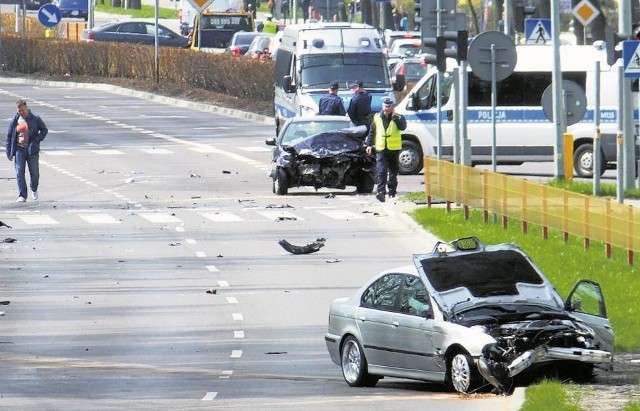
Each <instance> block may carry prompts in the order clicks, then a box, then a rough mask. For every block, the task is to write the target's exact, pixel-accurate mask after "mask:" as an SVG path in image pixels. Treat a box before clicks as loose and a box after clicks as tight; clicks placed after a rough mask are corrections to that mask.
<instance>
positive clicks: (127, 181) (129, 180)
mask: <svg viewBox="0 0 640 411" xmlns="http://www.w3.org/2000/svg"><path fill="white" fill-rule="evenodd" d="M134 181H136V179H135V178H133V177H129V178H127V179H126V180H124V182H125V183H126V184H131V183H133V182H134Z"/></svg>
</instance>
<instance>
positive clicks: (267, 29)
mask: <svg viewBox="0 0 640 411" xmlns="http://www.w3.org/2000/svg"><path fill="white" fill-rule="evenodd" d="M265 18H266V19H267V21H265V22H264V23H263V24H262V32H263V33H271V34H276V32H277V31H278V24H277V23H276V22H275V21H273V16H272V15H271V14H267V15H265Z"/></svg>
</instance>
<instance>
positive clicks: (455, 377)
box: [449, 353, 480, 394]
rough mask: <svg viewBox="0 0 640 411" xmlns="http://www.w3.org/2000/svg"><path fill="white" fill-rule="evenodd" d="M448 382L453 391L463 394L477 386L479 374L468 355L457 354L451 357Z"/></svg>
mask: <svg viewBox="0 0 640 411" xmlns="http://www.w3.org/2000/svg"><path fill="white" fill-rule="evenodd" d="M449 382H450V383H451V386H452V387H453V389H454V390H456V391H457V392H460V393H463V394H465V393H468V392H471V391H472V390H474V389H476V387H478V386H479V382H480V374H479V372H478V370H477V368H476V365H475V364H474V362H473V359H471V357H470V356H469V355H467V354H464V353H459V354H456V355H454V356H453V357H451V361H450V362H449Z"/></svg>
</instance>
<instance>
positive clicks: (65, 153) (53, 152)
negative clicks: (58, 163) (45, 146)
mask: <svg viewBox="0 0 640 411" xmlns="http://www.w3.org/2000/svg"><path fill="white" fill-rule="evenodd" d="M42 152H43V153H44V154H45V155H47V156H70V155H71V153H70V152H69V151H66V150H42Z"/></svg>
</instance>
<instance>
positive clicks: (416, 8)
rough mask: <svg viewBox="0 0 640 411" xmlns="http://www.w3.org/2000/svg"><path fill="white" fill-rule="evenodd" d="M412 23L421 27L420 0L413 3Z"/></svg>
mask: <svg viewBox="0 0 640 411" xmlns="http://www.w3.org/2000/svg"><path fill="white" fill-rule="evenodd" d="M413 11H414V14H413V25H414V27H415V26H420V29H422V24H421V23H422V0H415V1H414V3H413Z"/></svg>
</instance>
